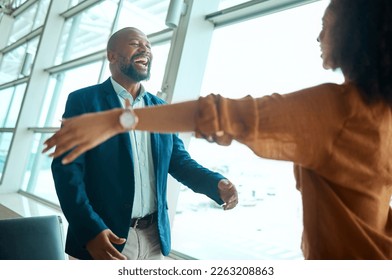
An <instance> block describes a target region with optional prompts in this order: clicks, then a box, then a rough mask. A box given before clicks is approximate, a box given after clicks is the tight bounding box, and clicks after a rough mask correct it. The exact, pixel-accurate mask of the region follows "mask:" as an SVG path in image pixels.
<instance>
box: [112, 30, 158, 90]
mask: <svg viewBox="0 0 392 280" xmlns="http://www.w3.org/2000/svg"><path fill="white" fill-rule="evenodd" d="M117 55H118V58H117V64H118V67H119V69H120V71H121V72H122V73H123V74H124V75H126V76H127V77H129V78H131V79H133V80H134V81H135V82H140V81H143V80H148V79H149V78H150V70H151V62H152V53H151V44H150V42H149V41H148V39H147V37H146V36H145V35H144V34H142V33H139V32H137V31H130V32H129V33H128V36H124V38H123V39H122V40H121V41H120V43H119V45H118V51H117Z"/></svg>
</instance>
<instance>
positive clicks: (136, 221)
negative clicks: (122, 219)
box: [133, 218, 140, 229]
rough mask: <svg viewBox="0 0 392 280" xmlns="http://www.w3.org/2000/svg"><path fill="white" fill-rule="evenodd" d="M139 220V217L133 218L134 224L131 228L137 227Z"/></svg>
mask: <svg viewBox="0 0 392 280" xmlns="http://www.w3.org/2000/svg"><path fill="white" fill-rule="evenodd" d="M139 220H140V218H137V219H136V220H135V223H134V225H133V228H134V229H135V228H137V226H138V224H139Z"/></svg>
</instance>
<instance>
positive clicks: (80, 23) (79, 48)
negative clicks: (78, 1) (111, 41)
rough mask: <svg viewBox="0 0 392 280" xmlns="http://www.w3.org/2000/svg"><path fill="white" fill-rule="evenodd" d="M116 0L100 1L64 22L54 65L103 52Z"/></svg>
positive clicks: (114, 11) (113, 16)
mask: <svg viewBox="0 0 392 280" xmlns="http://www.w3.org/2000/svg"><path fill="white" fill-rule="evenodd" d="M117 2H118V0H110V1H109V0H108V1H102V2H100V3H99V4H97V5H94V6H92V7H91V8H90V9H88V10H85V11H83V12H82V13H80V14H78V15H76V16H75V17H73V18H70V19H68V20H67V21H66V23H65V25H64V29H63V31H62V34H63V36H62V38H61V41H60V45H59V49H58V54H57V57H56V62H55V64H61V63H62V62H65V61H69V60H72V59H75V58H78V57H82V56H84V55H87V54H90V53H94V52H96V51H100V50H104V49H105V48H106V43H107V40H108V38H109V35H110V32H111V28H112V24H113V19H114V18H115V14H116V10H117Z"/></svg>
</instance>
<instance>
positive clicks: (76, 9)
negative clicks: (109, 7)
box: [60, 0, 103, 19]
mask: <svg viewBox="0 0 392 280" xmlns="http://www.w3.org/2000/svg"><path fill="white" fill-rule="evenodd" d="M102 1H103V0H85V1H83V2H81V3H79V4H78V5H76V6H73V7H72V8H70V9H68V10H67V11H65V12H63V13H61V14H60V16H62V17H64V18H65V19H68V18H71V17H73V16H75V15H76V14H78V13H80V12H82V11H85V10H87V9H88V8H90V7H92V6H94V5H96V4H98V3H99V2H102Z"/></svg>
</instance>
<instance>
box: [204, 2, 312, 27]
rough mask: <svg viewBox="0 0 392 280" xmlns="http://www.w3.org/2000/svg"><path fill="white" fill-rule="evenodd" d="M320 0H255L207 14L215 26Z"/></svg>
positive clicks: (206, 17)
mask: <svg viewBox="0 0 392 280" xmlns="http://www.w3.org/2000/svg"><path fill="white" fill-rule="evenodd" d="M317 1H320V0H274V1H272V0H253V1H249V2H246V3H243V4H239V5H236V6H233V7H230V8H227V9H223V10H220V11H218V12H214V13H211V14H208V15H206V16H205V19H206V20H208V21H210V22H212V23H213V24H214V26H215V27H221V26H225V25H229V24H234V23H237V22H240V21H244V20H249V19H252V18H256V17H261V16H265V15H269V14H272V13H277V12H280V11H283V10H287V9H291V8H295V7H298V6H301V5H305V4H309V3H312V2H317Z"/></svg>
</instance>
